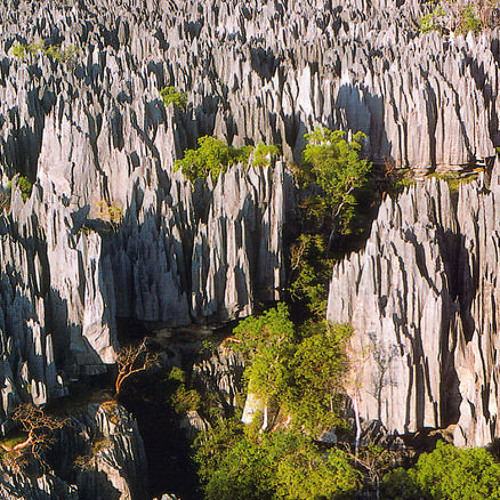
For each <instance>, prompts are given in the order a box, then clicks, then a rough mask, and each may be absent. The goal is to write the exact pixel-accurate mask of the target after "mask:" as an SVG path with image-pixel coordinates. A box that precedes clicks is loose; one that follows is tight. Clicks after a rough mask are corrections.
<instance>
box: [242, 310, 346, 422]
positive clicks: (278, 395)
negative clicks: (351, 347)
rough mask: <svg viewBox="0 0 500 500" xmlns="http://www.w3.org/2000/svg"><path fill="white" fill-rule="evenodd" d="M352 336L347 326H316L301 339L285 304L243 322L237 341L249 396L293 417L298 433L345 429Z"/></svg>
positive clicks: (308, 328) (311, 325)
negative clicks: (343, 396)
mask: <svg viewBox="0 0 500 500" xmlns="http://www.w3.org/2000/svg"><path fill="white" fill-rule="evenodd" d="M351 332H352V330H351V328H350V327H348V326H346V325H331V324H329V323H327V322H310V323H307V324H306V325H305V326H304V327H303V328H302V330H301V332H300V334H301V335H298V334H297V332H296V331H295V327H294V325H293V322H292V321H291V319H290V315H289V312H288V309H287V307H286V306H285V305H284V304H283V303H280V304H278V306H277V307H276V308H275V309H270V310H269V311H267V312H266V313H264V314H262V315H261V316H256V317H255V316H253V317H249V318H247V319H245V320H243V321H242V322H241V323H240V324H239V325H238V326H237V327H236V328H235V329H234V340H236V341H237V343H236V344H235V347H236V348H237V349H239V350H240V351H242V352H243V354H244V355H245V357H246V359H247V361H248V366H247V368H246V370H245V377H246V378H247V380H248V381H249V390H250V391H251V392H254V393H255V394H257V395H259V396H260V397H261V398H263V399H264V400H265V402H266V404H268V403H270V402H274V403H276V404H278V405H279V406H280V407H281V408H282V409H283V410H285V411H286V412H287V413H289V414H291V415H292V417H293V422H294V423H295V425H296V426H297V427H304V428H306V429H307V430H309V431H313V432H320V431H321V430H323V429H325V428H330V427H333V426H335V425H341V424H342V420H341V419H340V417H339V403H340V393H341V389H342V378H343V375H344V373H345V371H346V369H347V362H346V357H345V340H346V339H347V338H348V337H349V336H350V335H351Z"/></svg>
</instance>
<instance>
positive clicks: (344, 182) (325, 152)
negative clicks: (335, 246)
mask: <svg viewBox="0 0 500 500" xmlns="http://www.w3.org/2000/svg"><path fill="white" fill-rule="evenodd" d="M305 138H306V140H307V145H306V148H305V150H304V162H305V166H306V169H308V170H306V172H307V173H308V174H309V176H310V180H311V182H312V183H314V184H317V185H318V186H319V187H320V188H321V189H322V191H323V194H322V195H321V196H316V197H314V199H313V200H310V204H311V206H313V207H314V210H315V211H316V212H318V213H323V214H325V215H326V218H327V219H329V224H330V225H331V228H332V229H331V232H330V237H329V244H328V246H329V247H331V244H332V241H333V239H334V237H335V235H336V234H342V233H345V232H346V231H347V229H348V227H349V223H350V222H351V219H352V218H353V216H354V214H355V208H356V204H357V196H356V195H357V192H359V190H360V189H361V188H363V187H364V186H366V184H367V182H368V174H369V172H370V170H371V163H369V162H368V161H367V160H364V159H362V158H361V150H362V147H363V140H364V138H365V135H364V134H363V133H362V132H358V133H356V134H355V135H354V137H353V139H352V140H346V133H345V132H343V131H340V130H328V129H327V128H323V127H318V128H316V129H314V131H313V132H311V133H310V134H306V135H305Z"/></svg>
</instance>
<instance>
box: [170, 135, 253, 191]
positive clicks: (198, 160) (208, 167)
mask: <svg viewBox="0 0 500 500" xmlns="http://www.w3.org/2000/svg"><path fill="white" fill-rule="evenodd" d="M252 149H253V148H252V147H251V146H244V147H242V148H233V147H232V146H228V145H227V144H226V143H225V142H224V141H221V140H220V139H217V138H215V137H211V136H208V135H206V136H204V137H200V138H199V139H198V148H197V149H188V150H187V151H185V153H184V158H183V159H181V160H177V161H176V162H175V167H174V168H175V170H179V169H180V170H182V173H183V174H184V175H185V176H186V177H187V178H188V179H189V180H190V181H191V182H194V181H195V180H196V179H206V178H207V177H209V176H211V177H212V179H215V180H216V179H217V178H218V177H219V175H220V173H221V172H225V171H226V170H227V168H228V167H229V166H231V165H234V164H236V163H248V159H249V157H250V153H251V152H252Z"/></svg>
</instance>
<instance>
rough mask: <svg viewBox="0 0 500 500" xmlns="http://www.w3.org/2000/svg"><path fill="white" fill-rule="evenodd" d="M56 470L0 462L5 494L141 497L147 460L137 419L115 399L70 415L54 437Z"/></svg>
mask: <svg viewBox="0 0 500 500" xmlns="http://www.w3.org/2000/svg"><path fill="white" fill-rule="evenodd" d="M50 462H51V464H52V465H54V470H52V469H51V470H45V469H38V470H37V469H36V468H34V467H33V464H32V466H30V469H28V470H27V471H26V472H23V471H19V470H16V469H15V468H14V467H13V466H10V465H5V464H2V466H1V467H0V469H1V470H0V495H1V497H2V498H4V499H6V500H15V499H22V500H49V499H55V498H57V499H61V500H98V499H102V500H105V499H106V500H107V499H116V500H118V499H119V500H144V499H146V498H148V490H147V479H146V478H147V467H146V466H147V464H146V457H145V452H144V445H143V443H142V439H141V436H140V434H139V431H138V428H137V423H136V422H135V420H134V419H133V418H132V417H131V415H130V414H128V413H127V411H126V410H125V409H124V408H123V407H121V406H119V405H118V404H116V403H114V402H109V403H104V404H101V405H98V404H95V405H91V406H89V407H88V409H87V410H85V411H83V412H82V411H80V413H79V414H78V415H77V416H75V417H72V419H71V422H70V425H69V426H67V427H66V428H65V430H64V431H63V432H62V433H61V435H60V436H59V438H58V442H57V445H56V447H55V449H54V450H53V451H52V454H51V459H50Z"/></svg>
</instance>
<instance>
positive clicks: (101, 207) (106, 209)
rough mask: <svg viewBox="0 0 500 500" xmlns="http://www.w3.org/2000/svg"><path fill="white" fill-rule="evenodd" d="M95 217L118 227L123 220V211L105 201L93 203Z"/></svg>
mask: <svg viewBox="0 0 500 500" xmlns="http://www.w3.org/2000/svg"><path fill="white" fill-rule="evenodd" d="M95 208H96V217H97V218H99V219H102V220H104V221H107V222H110V223H111V224H114V225H118V224H120V223H121V221H122V219H123V209H122V208H121V207H119V206H118V205H112V204H111V203H109V202H107V201H106V200H100V201H98V202H96V203H95Z"/></svg>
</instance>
